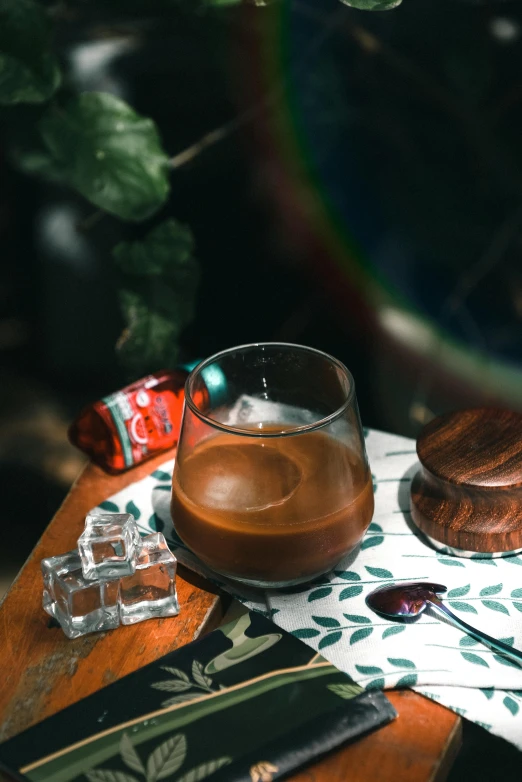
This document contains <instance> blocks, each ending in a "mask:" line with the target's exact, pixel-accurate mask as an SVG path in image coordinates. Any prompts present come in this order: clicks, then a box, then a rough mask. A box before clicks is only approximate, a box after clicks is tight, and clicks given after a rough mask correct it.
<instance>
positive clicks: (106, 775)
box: [85, 768, 138, 782]
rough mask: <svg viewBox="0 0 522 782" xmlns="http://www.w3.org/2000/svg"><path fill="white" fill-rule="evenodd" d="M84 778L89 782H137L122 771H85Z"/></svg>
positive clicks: (130, 775) (99, 769) (101, 769)
mask: <svg viewBox="0 0 522 782" xmlns="http://www.w3.org/2000/svg"><path fill="white" fill-rule="evenodd" d="M85 776H86V777H87V779H88V780H89V782H138V780H137V779H136V777H133V776H132V774H125V773H124V772H123V771H110V770H109V769H104V768H97V769H94V770H92V771H86V772H85Z"/></svg>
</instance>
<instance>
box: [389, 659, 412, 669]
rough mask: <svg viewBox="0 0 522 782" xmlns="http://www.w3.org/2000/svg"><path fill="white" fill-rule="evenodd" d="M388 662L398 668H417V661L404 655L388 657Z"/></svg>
mask: <svg viewBox="0 0 522 782" xmlns="http://www.w3.org/2000/svg"><path fill="white" fill-rule="evenodd" d="M388 662H389V663H390V665H395V667H396V668H415V663H414V662H412V661H411V660H406V659H405V658H404V657H388Z"/></svg>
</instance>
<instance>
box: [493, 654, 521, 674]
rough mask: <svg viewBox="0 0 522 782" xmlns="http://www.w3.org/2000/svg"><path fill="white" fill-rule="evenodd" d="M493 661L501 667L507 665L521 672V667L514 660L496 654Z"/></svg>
mask: <svg viewBox="0 0 522 782" xmlns="http://www.w3.org/2000/svg"><path fill="white" fill-rule="evenodd" d="M493 659H494V660H496V661H497V663H500V664H501V665H507V666H509V667H510V668H518V669H519V670H520V665H518V663H516V662H515V661H514V660H510V659H509V658H508V657H504V656H503V655H501V654H494V655H493Z"/></svg>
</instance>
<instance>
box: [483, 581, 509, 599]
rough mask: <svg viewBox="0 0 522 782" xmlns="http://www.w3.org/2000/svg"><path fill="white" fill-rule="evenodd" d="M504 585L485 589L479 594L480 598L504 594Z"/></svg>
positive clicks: (494, 585)
mask: <svg viewBox="0 0 522 782" xmlns="http://www.w3.org/2000/svg"><path fill="white" fill-rule="evenodd" d="M502 587H503V584H493V585H492V586H488V587H484V589H481V590H480V592H479V595H480V597H490V596H491V595H498V593H499V592H502Z"/></svg>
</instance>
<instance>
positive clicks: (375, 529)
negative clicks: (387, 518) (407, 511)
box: [368, 521, 382, 532]
mask: <svg viewBox="0 0 522 782" xmlns="http://www.w3.org/2000/svg"><path fill="white" fill-rule="evenodd" d="M368 532H382V527H381V525H380V524H376V523H375V521H372V523H371V524H370V526H369V527H368Z"/></svg>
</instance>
